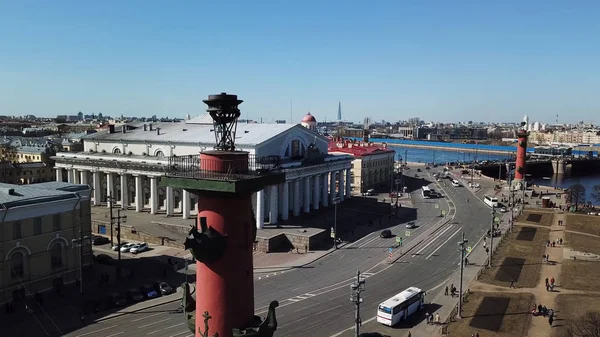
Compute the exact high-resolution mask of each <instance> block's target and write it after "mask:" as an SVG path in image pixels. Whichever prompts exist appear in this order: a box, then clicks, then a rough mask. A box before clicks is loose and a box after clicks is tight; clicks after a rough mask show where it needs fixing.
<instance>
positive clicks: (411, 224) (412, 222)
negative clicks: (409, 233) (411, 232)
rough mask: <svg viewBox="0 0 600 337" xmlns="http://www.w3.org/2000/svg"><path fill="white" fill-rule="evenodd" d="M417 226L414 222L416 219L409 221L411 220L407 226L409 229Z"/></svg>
mask: <svg viewBox="0 0 600 337" xmlns="http://www.w3.org/2000/svg"><path fill="white" fill-rule="evenodd" d="M415 227H417V225H415V222H414V221H409V222H408V223H407V224H406V228H407V229H413V228H415Z"/></svg>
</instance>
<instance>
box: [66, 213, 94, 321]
mask: <svg viewBox="0 0 600 337" xmlns="http://www.w3.org/2000/svg"><path fill="white" fill-rule="evenodd" d="M91 244H92V242H91V238H90V237H89V236H83V226H82V222H81V221H80V223H79V238H78V239H72V240H71V248H72V249H77V248H79V295H80V297H81V301H82V304H81V317H82V319H83V310H84V306H85V303H84V299H83V248H84V246H89V245H91Z"/></svg>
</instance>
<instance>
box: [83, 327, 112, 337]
mask: <svg viewBox="0 0 600 337" xmlns="http://www.w3.org/2000/svg"><path fill="white" fill-rule="evenodd" d="M116 327H118V325H113V326H108V327H106V328H102V329H98V330H95V331H90V332H86V333H84V334H81V335H77V336H75V337H83V336H87V335H91V334H94V333H97V332H102V331H105V330H109V329H112V328H116Z"/></svg>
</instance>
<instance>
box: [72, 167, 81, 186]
mask: <svg viewBox="0 0 600 337" xmlns="http://www.w3.org/2000/svg"><path fill="white" fill-rule="evenodd" d="M79 178H80V177H79V171H78V170H76V169H73V184H79V182H80V181H79Z"/></svg>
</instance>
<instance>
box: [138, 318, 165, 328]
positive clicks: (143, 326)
mask: <svg viewBox="0 0 600 337" xmlns="http://www.w3.org/2000/svg"><path fill="white" fill-rule="evenodd" d="M170 319H172V318H171V317H170V318H165V319H161V320H160V321H156V322H152V323H148V324H144V325H140V326H138V329H141V328H145V327H149V326H151V325H154V324H158V323H162V322H166V321H168V320H170Z"/></svg>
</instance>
